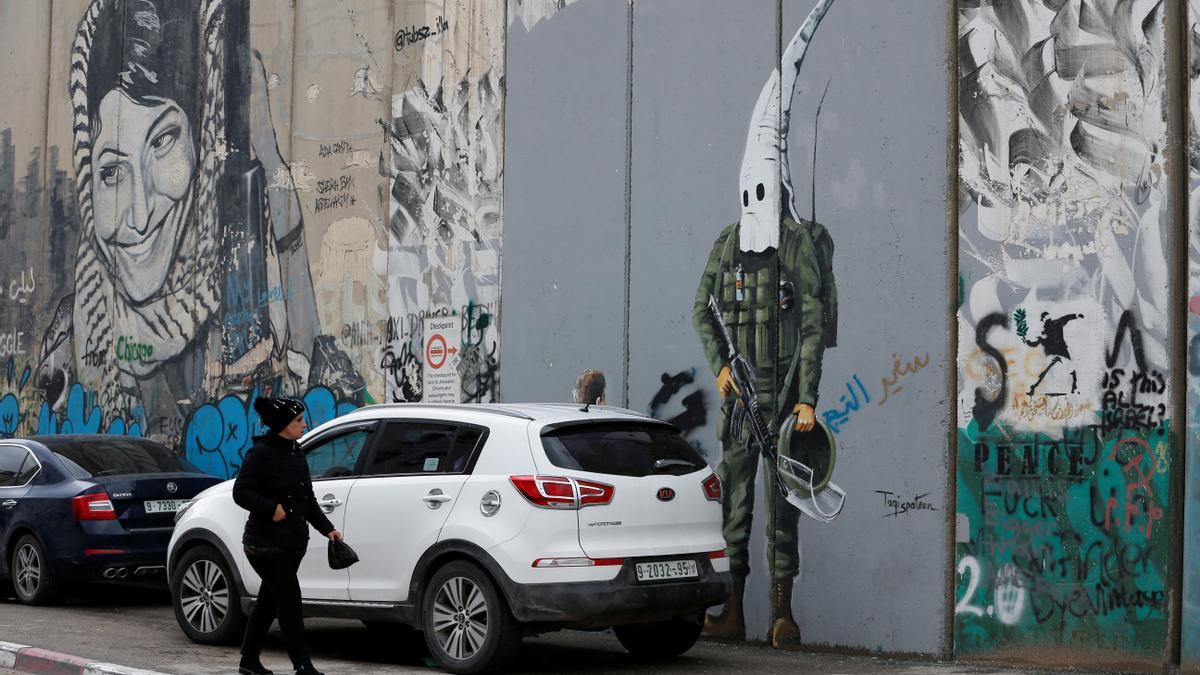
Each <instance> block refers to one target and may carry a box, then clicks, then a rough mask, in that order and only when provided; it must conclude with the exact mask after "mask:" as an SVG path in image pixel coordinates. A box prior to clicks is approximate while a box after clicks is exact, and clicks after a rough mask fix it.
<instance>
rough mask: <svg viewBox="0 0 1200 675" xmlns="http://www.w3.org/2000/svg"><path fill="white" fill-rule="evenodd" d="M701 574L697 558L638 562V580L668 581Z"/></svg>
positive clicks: (690, 577)
mask: <svg viewBox="0 0 1200 675" xmlns="http://www.w3.org/2000/svg"><path fill="white" fill-rule="evenodd" d="M698 576H700V568H699V567H698V566H697V565H696V561H695V560H664V561H662V562H647V563H638V564H637V580H638V581H668V580H670V579H692V578H695V577H698Z"/></svg>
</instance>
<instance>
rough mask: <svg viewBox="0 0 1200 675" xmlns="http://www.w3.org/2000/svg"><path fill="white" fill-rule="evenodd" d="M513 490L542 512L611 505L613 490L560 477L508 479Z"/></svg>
mask: <svg viewBox="0 0 1200 675" xmlns="http://www.w3.org/2000/svg"><path fill="white" fill-rule="evenodd" d="M508 479H509V480H510V481H512V484H513V487H515V488H517V491H518V492H520V493H521V495H522V496H524V497H525V499H528V500H529V502H530V503H531V504H533V505H534V506H539V507H541V508H543V509H579V508H581V507H584V506H599V505H601V504H608V503H611V502H612V499H613V495H614V494H615V493H616V488H614V487H613V486H611V485H608V484H606V483H597V482H594V481H590V480H579V479H577V478H564V477H562V476H509V478H508Z"/></svg>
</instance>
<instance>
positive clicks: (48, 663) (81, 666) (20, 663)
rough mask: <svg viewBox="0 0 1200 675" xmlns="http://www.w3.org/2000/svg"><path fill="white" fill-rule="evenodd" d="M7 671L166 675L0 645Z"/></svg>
mask: <svg viewBox="0 0 1200 675" xmlns="http://www.w3.org/2000/svg"><path fill="white" fill-rule="evenodd" d="M5 668H6V669H9V670H15V671H19V672H25V673H42V674H44V675H166V674H165V673H160V672H158V671H154V670H142V669H140V668H130V667H128V666H118V665H116V664H115V663H99V662H96V661H92V660H90V659H85V658H81V657H78V656H71V655H70V654H62V653H60V652H52V651H50V650H48V649H38V648H37V647H30V646H29V645H19V644H16V643H13V642H3V641H0V669H5Z"/></svg>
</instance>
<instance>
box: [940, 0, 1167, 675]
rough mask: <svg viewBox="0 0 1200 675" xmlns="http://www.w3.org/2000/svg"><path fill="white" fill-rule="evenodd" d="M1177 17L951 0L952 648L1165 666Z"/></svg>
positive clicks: (1128, 7)
mask: <svg viewBox="0 0 1200 675" xmlns="http://www.w3.org/2000/svg"><path fill="white" fill-rule="evenodd" d="M1165 6H1166V5H1165V4H1164V3H1140V4H1136V3H1135V4H1126V3H1116V4H1106V5H1104V8H1103V10H1102V11H1097V9H1098V6H1096V5H1094V4H1093V3H1090V2H1083V3H1077V2H1067V3H1060V5H1059V6H1058V8H1057V9H1051V8H1050V7H1049V6H1048V5H1045V4H1044V3H1010V4H1004V5H1001V4H995V5H992V4H990V3H984V4H982V5H981V3H973V2H961V3H959V17H958V19H959V25H958V32H959V134H960V138H961V141H960V153H961V155H960V165H959V175H960V178H961V202H960V207H961V208H962V212H961V213H960V216H959V226H960V229H959V232H960V235H959V261H960V273H961V275H962V281H961V285H962V289H963V290H962V296H961V297H960V302H961V303H962V304H961V306H960V308H959V314H958V319H959V352H958V367H959V420H958V427H959V434H958V488H957V489H958V494H957V498H958V514H957V517H958V531H957V535H958V542H959V543H958V545H957V560H958V563H957V568H956V569H957V571H958V573H959V578H958V587H957V589H956V593H955V651H956V652H957V653H958V654H961V655H981V656H986V657H988V658H1004V659H1013V660H1029V661H1031V662H1032V661H1034V660H1036V661H1037V662H1039V663H1045V662H1047V661H1046V660H1047V659H1053V658H1065V659H1071V660H1072V661H1073V662H1078V660H1079V659H1083V658H1087V659H1089V660H1091V661H1092V662H1097V661H1108V662H1111V663H1114V664H1116V663H1133V662H1136V661H1139V660H1143V661H1150V662H1157V661H1161V660H1164V659H1166V658H1167V654H1166V649H1167V632H1168V611H1167V602H1168V599H1169V595H1170V593H1171V588H1172V582H1171V579H1170V577H1169V572H1168V560H1169V556H1170V551H1171V543H1170V534H1169V533H1170V532H1171V531H1172V529H1173V528H1174V527H1175V526H1176V525H1177V524H1176V523H1173V522H1172V520H1173V519H1172V518H1171V517H1170V513H1171V512H1172V509H1171V506H1170V504H1171V495H1170V484H1171V473H1172V472H1173V471H1175V470H1178V468H1177V467H1172V465H1171V456H1170V451H1169V448H1170V433H1171V430H1172V429H1171V428H1172V423H1171V419H1170V414H1169V412H1170V408H1169V405H1170V403H1169V402H1170V378H1169V373H1170V363H1169V360H1168V355H1169V354H1170V353H1171V341H1170V339H1169V331H1168V325H1169V319H1170V312H1169V302H1168V293H1167V291H1168V282H1169V278H1170V274H1171V271H1170V270H1169V268H1168V266H1167V264H1166V263H1167V257H1166V235H1167V232H1168V229H1167V214H1168V212H1169V208H1168V206H1169V205H1168V195H1167V171H1168V168H1169V166H1170V165H1169V163H1168V162H1167V161H1166V160H1165V155H1164V151H1165V148H1166V147H1167V146H1166V140H1167V139H1166V107H1165V102H1166V85H1165V79H1164V77H1165V73H1166V69H1165V63H1166V60H1167V59H1168V52H1167V47H1166V40H1165V37H1164V35H1165V33H1164V30H1165V29H1164V17H1163V13H1164V11H1165ZM1172 170H1174V169H1172Z"/></svg>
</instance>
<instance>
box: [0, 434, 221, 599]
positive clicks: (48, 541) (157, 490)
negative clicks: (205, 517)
mask: <svg viewBox="0 0 1200 675" xmlns="http://www.w3.org/2000/svg"><path fill="white" fill-rule="evenodd" d="M219 482H221V481H220V480H219V479H217V478H214V477H212V476H209V475H206V474H204V473H203V472H201V471H200V470H199V469H197V468H196V467H195V466H193V465H192V464H190V463H188V462H187V460H185V459H183V458H182V457H179V456H178V455H176V454H174V453H173V452H171V451H170V450H169V449H168V448H167V447H166V446H164V445H162V444H160V443H156V442H154V441H150V440H146V439H141V438H129V437H125V436H85V435H63V436H39V437H35V438H31V439H12V440H3V441H0V579H10V580H11V581H12V585H13V590H14V591H16V595H17V598H18V599H19V600H20V601H21V602H25V603H29V604H47V603H51V602H54V601H55V600H57V599H59V598H61V597H62V591H63V588H64V586H65V585H68V584H70V583H72V582H86V581H95V580H101V579H125V578H128V577H140V576H145V575H148V574H154V573H158V572H161V571H163V570H164V566H165V565H166V560H167V543H168V542H169V541H170V539H171V531H172V529H173V527H174V525H175V522H174V521H175V511H176V510H177V509H179V507H180V506H182V505H183V504H184V503H185V502H186V501H188V500H189V499H191V498H192V497H195V496H196V495H197V494H199V493H200V492H201V491H203V490H205V489H206V488H208V487H210V486H212V485H216V484H217V483H219Z"/></svg>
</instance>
